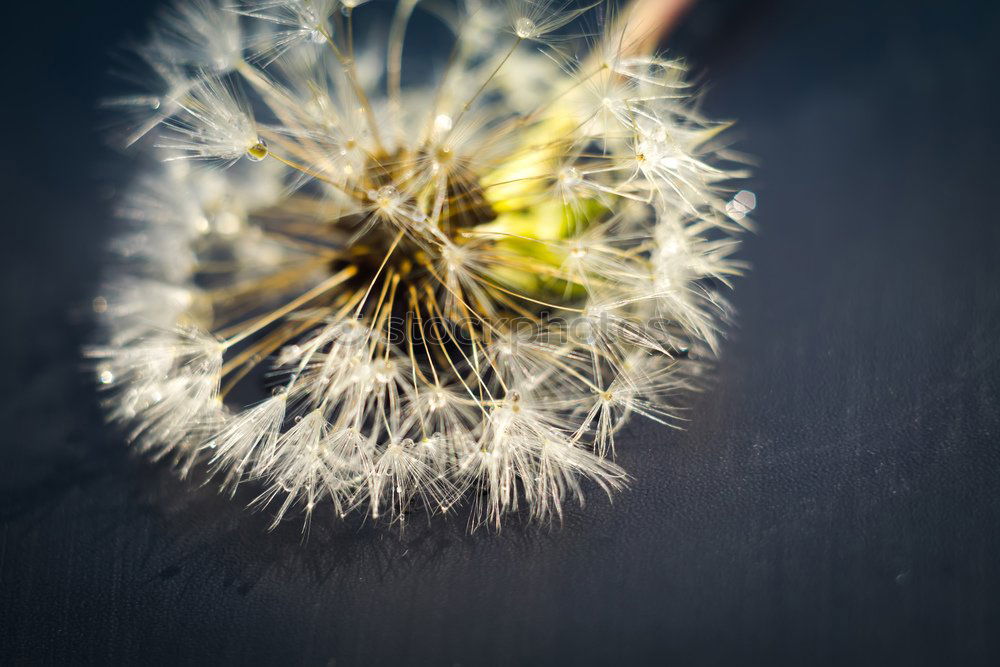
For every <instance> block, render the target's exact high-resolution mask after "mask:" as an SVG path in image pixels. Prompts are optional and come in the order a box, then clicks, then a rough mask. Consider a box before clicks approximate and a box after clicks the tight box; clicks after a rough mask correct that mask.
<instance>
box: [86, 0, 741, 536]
mask: <svg viewBox="0 0 1000 667" xmlns="http://www.w3.org/2000/svg"><path fill="white" fill-rule="evenodd" d="M414 4H415V3H413V2H412V1H411V0H403V1H402V2H400V3H399V4H398V5H397V12H398V13H397V14H396V15H395V16H396V18H395V19H394V21H393V22H392V24H391V25H392V26H394V27H392V28H391V29H390V32H389V37H388V40H384V39H382V38H381V37H380V33H377V32H375V31H372V30H368V29H363V28H362V27H361V25H362V24H361V23H355V18H356V16H357V15H359V14H360V13H362V12H367V11H369V10H370V9H371V7H374V5H368V4H367V3H365V2H362V1H361V0H243V1H242V2H239V3H237V4H235V5H234V4H232V3H229V2H224V1H223V0H218V1H217V0H178V1H177V2H176V3H175V4H174V5H172V6H171V8H170V9H168V10H167V12H166V14H165V17H164V18H163V20H162V21H161V23H160V25H159V26H158V27H157V28H154V30H153V33H152V35H151V37H150V39H149V40H148V43H147V44H146V47H145V48H144V49H143V50H142V56H141V58H142V60H143V62H144V63H146V64H147V65H148V66H149V67H150V68H152V69H153V70H154V71H155V72H156V73H157V76H156V77H151V78H150V81H151V86H150V87H151V89H150V90H148V91H142V92H140V93H139V94H137V95H135V96H134V97H132V98H130V99H129V100H127V101H126V102H125V103H122V104H116V106H122V107H125V108H127V109H129V110H130V114H135V113H137V112H138V111H140V110H141V112H142V113H141V114H140V115H139V117H140V123H139V125H138V126H137V127H136V128H135V129H134V131H133V132H132V134H131V135H130V141H131V142H133V143H135V144H136V146H137V147H136V150H144V151H149V152H151V153H152V154H154V155H155V156H156V157H158V158H160V161H158V162H156V163H154V164H153V165H152V166H150V167H148V168H145V169H144V170H143V171H142V173H140V174H139V175H137V177H136V179H135V183H134V185H133V187H132V188H131V192H130V193H129V194H128V195H127V196H126V197H125V198H123V200H122V203H121V204H120V206H119V215H120V217H121V218H122V220H123V222H124V223H125V224H124V226H123V231H122V232H121V234H120V235H119V237H118V238H116V239H115V241H114V242H113V243H112V245H111V250H112V255H113V257H114V262H115V265H114V266H113V267H111V268H110V269H109V271H108V275H107V278H106V280H105V282H104V284H103V286H102V288H101V291H100V295H99V296H97V297H95V298H94V299H93V301H92V302H91V310H92V311H93V316H94V317H95V318H96V319H97V321H98V322H99V323H100V328H101V335H100V338H99V340H97V341H96V342H95V344H94V345H93V346H91V347H89V348H88V349H87V350H86V356H87V357H88V359H90V360H91V361H92V363H93V370H94V373H95V378H96V383H97V385H98V386H99V388H100V391H101V402H102V405H103V406H104V407H105V409H106V411H107V414H108V418H109V420H110V421H112V422H115V423H117V424H119V425H121V426H122V427H123V429H124V431H125V433H126V435H127V437H128V439H129V441H130V442H132V443H134V445H135V446H136V447H137V448H139V449H141V450H142V451H146V452H149V453H150V455H152V456H154V457H167V458H168V459H169V460H171V461H173V462H174V463H175V464H176V466H177V469H178V470H179V471H180V472H181V474H182V475H187V474H188V473H189V472H190V471H192V470H195V469H198V468H199V466H200V467H201V469H204V470H205V471H207V474H209V475H211V476H213V477H214V478H215V479H217V480H218V481H219V483H220V484H221V485H222V487H223V488H224V489H226V490H227V491H230V492H232V491H233V490H234V489H235V488H236V487H237V486H238V485H240V484H244V483H252V484H254V485H255V486H256V487H257V488H259V489H260V493H259V495H258V497H257V499H256V500H255V501H254V504H257V505H262V506H268V507H270V508H272V510H273V514H274V517H275V522H276V523H278V522H280V521H283V520H284V519H285V518H286V517H289V516H292V515H295V514H304V515H305V516H306V521H309V517H310V516H312V515H314V514H315V515H316V516H318V513H319V512H321V511H322V508H323V507H330V508H332V509H333V511H334V513H335V514H334V515H332V516H337V517H343V516H346V515H347V514H349V513H350V512H352V511H365V512H367V513H369V514H370V515H371V516H372V517H374V518H379V517H385V518H389V519H392V520H398V521H404V520H405V516H406V515H407V514H408V513H409V512H410V511H412V510H414V509H416V508H418V507H422V508H425V509H428V510H430V511H441V512H453V511H454V508H455V507H456V506H457V505H460V504H462V503H468V504H470V505H471V507H472V515H473V517H474V518H473V524H474V525H478V524H480V523H490V524H492V525H499V524H500V522H501V521H502V518H503V517H504V515H506V514H507V513H509V512H514V511H519V510H524V511H526V513H527V514H528V515H529V516H530V517H532V518H535V519H538V520H548V519H552V518H559V517H561V516H562V512H563V508H564V504H565V503H566V502H568V501H570V500H580V501H582V494H583V492H584V489H585V487H586V485H585V484H584V483H583V481H582V480H584V479H586V480H589V482H588V484H589V485H590V487H591V488H594V487H596V488H598V489H600V490H602V491H604V492H607V493H612V492H614V491H616V490H617V489H619V488H621V487H622V485H623V484H624V483H625V479H626V477H625V472H624V471H623V470H622V469H621V468H619V467H618V466H617V465H616V464H615V463H614V462H613V460H612V459H613V456H614V453H615V449H616V447H617V446H621V442H620V441H621V438H618V442H616V437H615V436H616V434H617V433H618V432H619V430H620V428H621V427H622V425H623V424H625V423H626V421H627V420H628V419H630V418H631V417H633V416H637V417H642V418H646V419H650V420H652V421H654V422H657V423H659V424H661V425H664V426H667V427H677V426H678V425H679V423H680V422H679V419H678V416H677V415H678V412H677V408H676V406H675V404H674V403H675V400H674V399H675V397H676V396H678V395H682V394H683V392H684V390H686V389H687V388H688V387H689V385H690V382H689V379H690V378H693V377H695V376H697V374H698V373H699V372H700V367H699V366H698V365H697V363H696V361H695V360H696V359H698V358H704V357H708V356H710V355H711V354H712V353H713V352H714V351H715V350H717V349H718V346H719V344H720V340H721V338H722V335H723V331H724V325H725V322H726V319H727V317H728V316H729V314H730V308H729V306H728V303H727V301H726V298H725V295H724V291H725V290H727V289H728V288H729V286H730V285H731V284H732V282H733V280H734V278H735V277H736V276H738V275H739V274H740V273H741V272H742V271H743V270H744V269H745V266H744V264H743V263H742V262H740V261H739V260H737V259H735V258H734V255H735V253H736V251H737V247H738V242H739V234H740V233H741V232H742V230H744V229H746V228H749V226H750V225H751V222H750V220H749V217H748V216H749V215H750V214H751V213H752V212H753V210H754V209H755V207H756V198H755V196H754V195H753V193H751V192H749V191H748V190H739V191H737V190H738V188H736V187H733V185H732V183H734V182H735V180H736V179H738V178H739V177H741V176H742V175H743V172H742V169H741V168H740V166H739V164H738V163H737V162H736V161H735V159H734V156H732V155H730V154H729V153H728V152H727V151H726V149H725V148H724V147H723V146H722V145H721V144H720V143H718V142H717V141H716V137H717V135H718V134H719V133H720V132H721V131H722V129H724V126H722V125H718V124H712V123H710V122H709V121H707V120H706V119H704V118H703V117H702V116H701V115H700V114H699V113H698V111H697V110H696V109H695V105H694V100H693V97H692V94H691V91H690V89H689V87H688V84H687V83H686V82H685V80H684V73H685V68H684V66H683V65H682V64H680V63H677V62H675V61H671V60H667V59H665V58H663V57H660V56H657V55H654V54H653V53H651V52H649V51H648V49H647V50H636V49H635V48H632V47H631V45H632V44H633V42H629V41H628V40H626V39H623V38H622V37H623V36H622V34H621V33H620V31H621V30H622V28H621V25H623V23H622V22H621V21H619V20H618V19H616V18H612V19H610V20H609V21H608V22H607V24H606V25H604V26H603V33H602V34H598V35H597V36H595V37H590V38H587V37H581V38H576V37H573V34H575V33H574V32H573V31H574V30H575V24H574V21H576V20H577V19H579V18H580V17H581V16H583V14H585V13H586V12H587V11H589V10H590V9H591V8H592V6H590V5H588V4H586V3H585V2H584V3H576V2H572V1H571V0H464V1H463V2H461V3H460V7H459V9H460V11H458V12H455V13H454V14H453V15H452V14H449V13H444V14H442V15H441V17H442V18H444V20H445V21H446V23H447V24H448V25H450V26H451V27H452V29H453V30H454V43H453V44H450V45H444V46H446V48H445V49H444V53H442V54H441V55H443V56H444V58H442V62H445V61H447V63H448V64H447V67H446V68H445V70H444V71H443V72H441V73H440V74H438V75H435V76H431V77H428V78H425V79H420V78H419V77H417V76H415V75H413V74H412V71H411V68H412V65H413V61H414V59H417V58H426V57H429V54H426V53H411V52H409V51H408V50H406V49H404V45H408V44H407V43H406V42H405V29H406V27H407V26H408V24H409V22H410V21H411V13H412V10H413V9H414ZM418 10H419V7H418ZM372 11H374V10H372ZM338 12H339V15H338ZM573 40H576V43H574V41H573ZM624 45H629V48H628V49H626V48H625V46H624ZM566 47H570V48H566ZM449 53H451V54H452V55H451V56H450V57H449V56H448V54H449ZM573 54H575V55H573ZM414 69H415V68H414ZM734 192H735V194H734Z"/></svg>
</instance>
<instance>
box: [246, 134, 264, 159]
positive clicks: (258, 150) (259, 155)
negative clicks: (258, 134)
mask: <svg viewBox="0 0 1000 667" xmlns="http://www.w3.org/2000/svg"><path fill="white" fill-rule="evenodd" d="M266 157H267V144H266V143H265V142H264V140H263V139H257V143H255V144H254V145H253V146H251V147H250V148H248V149H247V158H249V159H250V161H251V162H260V161H261V160H263V159H264V158H266Z"/></svg>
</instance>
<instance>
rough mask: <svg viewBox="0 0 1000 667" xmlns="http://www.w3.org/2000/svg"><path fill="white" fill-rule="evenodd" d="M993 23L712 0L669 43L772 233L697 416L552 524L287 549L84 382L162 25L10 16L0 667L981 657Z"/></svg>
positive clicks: (991, 609)
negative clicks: (113, 121)
mask: <svg viewBox="0 0 1000 667" xmlns="http://www.w3.org/2000/svg"><path fill="white" fill-rule="evenodd" d="M994 4H995V3H981V4H980V5H976V4H975V3H971V2H950V3H932V2H906V3H903V2H899V3H891V2H869V1H865V0H853V1H845V2H838V3H823V6H822V7H821V4H820V3H807V2H797V1H794V0H785V1H777V0H776V1H771V2H725V3H720V2H711V1H710V0H704V1H703V3H702V6H701V7H699V9H698V10H697V11H696V13H695V14H694V15H693V16H692V17H691V18H690V20H689V21H688V22H687V23H686V24H685V26H684V28H683V30H682V32H681V34H680V35H679V36H678V40H677V42H676V44H677V47H678V49H680V50H681V51H682V52H684V53H687V54H689V55H690V56H691V58H692V60H693V61H694V62H695V63H696V64H697V65H698V66H699V67H700V68H702V69H704V70H705V71H706V74H707V80H708V81H710V82H711V84H712V87H711V90H710V93H709V95H708V98H707V100H706V105H707V108H708V110H709V111H710V112H711V113H713V114H714V115H723V116H730V117H734V118H738V119H740V121H741V122H740V126H739V129H738V132H739V134H740V135H741V136H742V137H743V140H742V142H741V143H740V147H741V148H742V149H744V150H746V151H747V152H749V153H752V154H754V155H756V156H758V157H759V159H760V161H761V167H760V168H759V170H758V172H759V175H758V176H757V177H756V178H755V180H754V181H753V183H752V185H751V187H752V189H754V190H755V191H756V192H757V194H758V196H759V201H760V208H759V216H758V217H759V220H760V222H761V229H762V231H761V232H760V233H759V234H758V235H757V236H755V237H753V238H751V239H749V241H748V243H747V244H746V249H745V252H744V256H745V257H747V258H748V259H749V260H751V261H752V262H753V264H754V266H755V269H754V271H753V272H752V274H751V275H750V276H749V277H748V278H747V279H745V280H742V281H741V282H740V284H739V286H738V291H737V293H736V295H735V302H736V304H737V306H738V308H739V311H740V317H739V327H738V328H737V329H736V330H735V331H734V332H733V336H732V337H731V340H730V341H729V342H728V344H727V345H726V346H725V357H724V359H723V361H722V363H721V364H720V368H719V371H718V374H717V386H716V387H715V388H714V389H713V390H712V391H710V392H708V393H705V394H703V395H700V396H698V397H696V398H695V399H694V400H693V401H692V406H691V407H692V417H693V421H692V422H691V425H690V427H689V429H688V430H687V431H686V432H683V433H664V432H662V431H660V430H657V429H655V428H652V427H650V426H649V425H647V424H638V423H637V424H635V425H634V426H632V427H631V428H630V429H629V430H628V431H627V433H626V434H625V435H624V437H622V439H621V443H622V446H621V460H620V462H621V463H622V464H623V465H624V466H625V467H626V468H627V469H629V470H630V471H632V472H633V474H634V476H635V482H634V484H633V487H632V489H631V490H630V491H628V492H626V493H623V494H621V495H620V496H618V497H617V498H616V499H615V501H614V504H613V505H609V503H608V502H607V501H606V500H603V499H601V498H599V497H597V496H596V495H594V496H592V502H591V503H590V504H589V505H588V506H587V507H586V508H585V509H583V510H573V511H571V512H570V513H569V515H568V517H567V519H566V521H565V524H564V525H563V526H561V527H554V528H552V529H538V528H531V527H523V526H518V525H515V524H512V525H510V526H509V527H508V528H507V529H506V530H505V531H504V532H503V533H502V534H500V535H493V534H489V533H487V532H480V533H477V534H475V535H472V536H469V535H467V534H466V533H465V530H464V525H463V524H462V523H460V522H457V521H453V522H446V521H440V520H435V521H433V522H432V523H431V524H430V525H429V526H427V525H426V524H424V523H422V522H420V521H414V522H413V525H411V526H409V527H408V529H407V531H406V532H405V533H403V534H402V535H400V534H399V533H398V531H393V530H388V531H386V530H382V529H376V528H372V527H370V526H363V527H358V526H353V527H341V528H335V529H332V530H331V529H327V528H324V527H323V521H322V519H321V518H320V519H318V520H317V522H316V523H317V525H316V526H314V529H313V531H312V533H311V535H310V536H309V539H308V541H306V542H305V543H302V540H301V538H300V535H299V532H298V527H297V525H294V524H293V525H289V526H287V527H283V528H281V529H279V530H278V531H276V532H273V533H268V532H266V530H265V529H266V525H267V521H268V519H267V517H264V516H260V515H252V514H248V513H246V512H244V511H242V510H241V509H239V507H238V506H237V505H235V504H233V503H230V502H228V501H227V500H225V499H223V498H220V497H218V496H216V495H215V494H214V492H213V491H211V490H209V489H205V488H196V487H194V486H192V485H190V484H184V483H181V482H178V481H176V480H174V479H173V478H172V477H171V475H170V474H169V473H168V471H167V470H165V469H163V468H160V467H157V466H153V465H149V464H146V463H144V462H141V461H137V460H134V459H132V458H131V457H130V456H129V454H128V452H127V451H126V450H125V448H124V447H123V446H122V445H121V443H120V442H118V441H117V440H116V438H115V437H114V436H113V435H111V434H109V433H108V432H107V431H106V430H105V429H104V428H103V427H102V426H101V424H100V421H99V419H98V416H97V414H96V410H95V408H94V400H93V395H92V392H91V390H90V388H89V387H88V385H87V382H86V380H85V378H83V377H82V376H81V375H80V374H79V373H78V368H77V361H76V359H77V356H76V355H77V348H78V345H79V343H80V337H81V332H82V330H83V329H82V328H81V327H80V326H79V325H77V324H75V323H74V322H73V321H72V318H71V317H70V316H69V315H67V312H68V311H69V309H70V308H71V306H72V305H73V304H74V303H79V302H80V301H81V300H84V299H85V297H86V295H87V293H88V291H89V290H90V289H91V288H92V286H93V278H94V275H95V263H96V261H97V260H96V257H97V249H98V248H99V246H100V244H101V243H103V240H104V239H105V238H106V234H107V233H108V229H109V224H108V223H107V217H108V208H109V204H108V203H107V200H106V199H104V198H102V196H101V194H102V193H101V191H100V186H99V184H100V183H101V182H104V181H106V179H107V178H112V177H115V176H114V175H115V168H114V166H113V165H114V164H115V162H116V158H115V156H114V155H113V154H112V153H111V152H110V151H108V150H106V149H104V148H102V145H101V142H100V140H99V138H98V136H97V134H96V132H95V131H94V128H95V127H97V125H98V117H97V114H96V112H95V111H94V110H93V106H94V104H95V100H96V99H97V98H98V97H100V95H102V94H104V93H106V92H108V91H109V90H110V88H109V87H108V86H107V85H106V83H105V82H104V79H102V78H101V77H100V76H99V75H95V73H97V72H103V71H105V70H106V69H107V68H108V66H109V60H108V58H107V57H106V53H107V50H108V49H109V48H110V46H112V45H114V44H116V43H119V42H120V41H121V40H122V39H123V37H125V36H126V31H127V29H128V28H129V27H130V26H132V27H134V26H138V25H141V22H142V20H143V17H144V16H145V15H147V14H148V13H149V6H147V5H146V4H144V3H131V2H117V3H112V2H93V3H90V2H87V3H78V2H69V0H64V1H62V2H59V1H55V2H49V3H44V5H38V4H37V3H36V4H35V5H33V6H32V7H29V8H27V9H26V10H24V11H25V16H23V17H18V16H9V15H8V14H7V12H8V11H9V10H8V9H6V8H5V10H4V11H5V19H6V20H7V23H6V24H5V48H6V49H7V50H8V51H9V53H8V54H6V56H5V58H4V60H3V62H4V64H5V72H4V75H3V76H4V79H5V81H4V89H5V90H6V91H8V92H7V94H6V95H5V97H6V101H5V103H4V104H3V109H2V113H3V116H4V124H3V127H4V128H5V129H4V134H5V135H6V136H5V140H4V148H3V150H2V151H0V162H2V169H3V173H2V180H0V183H2V184H3V188H4V190H5V192H4V199H3V202H4V206H3V209H2V210H3V219H2V222H0V224H2V225H3V231H4V235H3V238H4V241H3V243H2V244H0V266H2V267H3V268H2V271H3V274H2V277H3V282H2V293H0V296H2V300H3V313H4V315H3V325H2V326H0V343H2V345H0V349H2V353H0V354H2V355H3V357H4V359H3V360H2V363H0V378H2V380H3V382H2V387H3V392H4V396H3V400H2V401H0V425H2V426H0V429H2V430H0V433H2V436H0V447H2V450H0V455H2V458H0V663H4V664H18V663H35V662H40V663H49V664H66V663H73V662H91V663H101V664H107V663H117V662H132V663H136V662H143V663H147V662H153V663H163V662H177V661H180V662H211V663H258V662H279V661H280V662H288V663H293V664H298V663H307V664H334V663H335V664H338V665H350V664H443V665H451V664H462V665H483V664H486V665H488V664H525V663H535V664H559V663H566V664H623V665H628V664H664V663H666V662H668V663H670V664H734V663H737V664H738V663H743V662H751V663H756V662H760V663H763V664H798V665H801V664H817V663H839V664H873V665H885V664H907V665H913V664H928V665H943V664H988V663H993V664H996V662H997V661H998V660H1000V639H998V633H997V630H998V629H1000V600H998V596H1000V562H998V557H997V551H998V549H1000V495H998V491H1000V474H998V473H1000V450H998V447H997V444H998V433H1000V405H998V385H1000V380H998V372H997V371H998V363H1000V362H998V355H1000V352H998V339H1000V337H998V334H1000V309H998V306H1000V231H998V229H1000V228H998V225H997V210H998V205H997V203H996V202H995V198H996V197H997V196H998V195H997V193H998V192H1000V188H998V187H997V185H996V176H995V163H996V155H997V149H998V148H1000V142H998V139H1000V130H998V121H997V114H998V106H997V103H998V101H1000V95H998V93H997V82H996V73H997V71H1000V70H998V68H997V65H998V60H997V58H996V48H995V47H994V46H993V45H992V42H995V41H996V40H997V39H998V35H1000V23H998V11H997V10H996V9H993V8H991V5H994ZM936 5H942V6H936ZM99 7H100V8H101V9H98V8H99ZM43 9H44V11H42V10H43ZM13 11H15V13H16V12H17V11H20V10H13ZM39 12H42V13H41V14H40V13H39ZM43 14H44V15H43ZM119 171H120V168H119ZM244 500H245V498H244Z"/></svg>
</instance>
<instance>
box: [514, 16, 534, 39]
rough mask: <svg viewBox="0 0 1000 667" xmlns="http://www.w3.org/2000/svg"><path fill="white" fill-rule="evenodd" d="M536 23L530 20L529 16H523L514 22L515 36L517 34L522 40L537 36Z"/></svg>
mask: <svg viewBox="0 0 1000 667" xmlns="http://www.w3.org/2000/svg"><path fill="white" fill-rule="evenodd" d="M535 30H536V27H535V22H534V21H532V20H531V19H529V18H528V17H527V16H522V17H521V18H519V19H517V20H516V21H514V34H516V35H517V36H518V37H520V38H521V39H528V38H529V37H531V36H533V35H534V34H535Z"/></svg>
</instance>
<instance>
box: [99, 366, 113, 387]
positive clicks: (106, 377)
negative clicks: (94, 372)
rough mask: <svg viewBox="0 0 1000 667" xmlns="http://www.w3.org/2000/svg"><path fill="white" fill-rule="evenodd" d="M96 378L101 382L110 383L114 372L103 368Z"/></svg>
mask: <svg viewBox="0 0 1000 667" xmlns="http://www.w3.org/2000/svg"><path fill="white" fill-rule="evenodd" d="M97 379H98V381H99V382H100V383H101V384H111V383H112V382H114V381H115V374H114V373H112V372H111V371H110V370H108V369H106V368H105V369H104V370H103V371H101V372H100V374H98V376H97Z"/></svg>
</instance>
